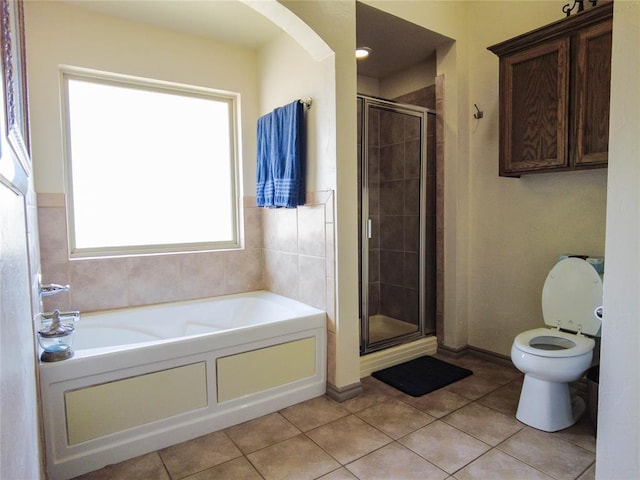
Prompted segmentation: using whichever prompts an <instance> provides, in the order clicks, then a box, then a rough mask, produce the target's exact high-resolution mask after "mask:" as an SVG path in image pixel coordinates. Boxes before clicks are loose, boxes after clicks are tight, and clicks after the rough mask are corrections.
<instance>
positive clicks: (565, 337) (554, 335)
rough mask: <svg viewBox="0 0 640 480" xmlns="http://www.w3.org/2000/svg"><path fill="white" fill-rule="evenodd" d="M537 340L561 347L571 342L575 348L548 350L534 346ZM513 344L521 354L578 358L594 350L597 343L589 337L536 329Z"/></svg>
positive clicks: (528, 331)
mask: <svg viewBox="0 0 640 480" xmlns="http://www.w3.org/2000/svg"><path fill="white" fill-rule="evenodd" d="M545 337H546V338H545ZM535 339H539V340H540V342H539V343H541V344H544V343H547V344H549V343H551V344H555V345H561V344H563V343H568V342H570V344H573V346H569V347H568V348H561V349H559V350H547V349H543V348H537V347H534V346H532V345H531V343H532V340H535ZM549 339H550V340H549ZM547 340H548V341H547ZM513 343H514V345H515V347H516V348H517V349H518V350H520V351H521V352H524V353H528V354H531V355H536V356H539V357H547V358H563V357H577V356H578V355H583V354H585V353H587V352H589V351H591V350H593V347H594V346H595V341H594V340H593V339H591V338H589V337H584V336H582V335H576V334H574V333H567V332H563V331H560V330H554V329H550V328H534V329H533V330H527V331H526V332H522V333H521V334H520V335H518V336H517V337H516V338H515V340H514V341H513Z"/></svg>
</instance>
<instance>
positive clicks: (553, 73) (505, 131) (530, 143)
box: [500, 38, 569, 176]
mask: <svg viewBox="0 0 640 480" xmlns="http://www.w3.org/2000/svg"><path fill="white" fill-rule="evenodd" d="M568 55H569V39H568V38H561V39H556V40H553V41H549V42H546V43H543V44H541V45H538V46H536V47H532V48H529V49H526V50H523V51H520V52H517V53H515V54H512V55H508V56H505V57H503V58H502V59H501V68H502V72H501V88H500V95H501V102H500V103H501V111H500V121H501V128H500V131H501V134H502V135H501V138H500V144H501V148H500V175H502V176H517V175H519V174H520V173H523V172H532V171H537V170H545V169H546V170H548V169H554V168H563V167H567V166H568V165H569V162H568V149H567V134H568V117H567V110H568V97H567V92H568V86H569V64H568Z"/></svg>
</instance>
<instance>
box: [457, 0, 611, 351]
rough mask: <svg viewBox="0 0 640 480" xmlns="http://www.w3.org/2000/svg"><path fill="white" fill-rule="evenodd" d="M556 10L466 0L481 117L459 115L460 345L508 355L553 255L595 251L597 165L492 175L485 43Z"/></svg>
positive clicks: (600, 223) (600, 209) (492, 117)
mask: <svg viewBox="0 0 640 480" xmlns="http://www.w3.org/2000/svg"><path fill="white" fill-rule="evenodd" d="M560 7H561V5H558V4H557V2H470V3H469V18H470V19H471V18H472V19H473V21H472V22H471V21H470V22H469V38H472V39H473V41H472V42H470V43H469V73H468V76H469V103H470V104H473V103H477V104H478V106H479V107H480V108H481V109H482V110H483V111H484V118H483V119H481V120H475V119H473V118H472V115H468V117H467V118H465V119H464V120H465V122H467V123H468V124H469V179H470V181H469V278H468V281H469V339H468V341H469V344H470V345H473V346H476V347H480V348H483V349H486V350H490V351H492V352H497V353H500V354H503V355H509V353H510V349H511V343H512V341H513V337H515V336H516V335H517V334H518V333H520V332H522V331H524V330H527V329H530V328H534V327H539V326H543V320H542V309H541V303H540V302H541V300H540V296H541V291H542V285H543V283H544V280H545V278H546V275H547V273H548V272H549V270H550V269H551V267H552V266H553V265H554V263H555V262H556V260H557V257H558V255H559V254H562V253H579V254H587V255H594V256H603V255H604V234H605V209H606V189H607V170H606V169H600V170H591V171H583V172H565V173H548V174H538V175H528V176H526V175H525V176H522V177H521V178H501V177H498V132H499V131H498V111H499V109H498V57H497V56H495V55H494V54H493V53H491V52H489V51H488V50H487V49H486V47H488V46H489V45H493V44H495V43H498V42H501V41H503V40H507V39H508V38H511V37H513V36H516V35H519V34H521V33H524V32H526V31H529V30H533V29H535V28H537V27H539V26H542V25H545V24H547V23H550V22H552V21H556V20H560V19H561V18H563V16H564V14H563V13H562V12H561V9H560ZM496 18H500V19H503V20H504V21H500V22H496V21H495V19H496ZM507 19H508V21H507ZM487 25H492V26H491V28H487Z"/></svg>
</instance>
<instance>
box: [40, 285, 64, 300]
mask: <svg viewBox="0 0 640 480" xmlns="http://www.w3.org/2000/svg"><path fill="white" fill-rule="evenodd" d="M69 290H71V287H70V286H69V285H58V284H57V283H50V284H47V285H40V296H41V297H48V296H49V295H55V294H56V293H62V292H68V291H69Z"/></svg>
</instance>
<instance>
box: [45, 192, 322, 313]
mask: <svg viewBox="0 0 640 480" xmlns="http://www.w3.org/2000/svg"><path fill="white" fill-rule="evenodd" d="M307 196H308V197H307V198H308V205H305V206H301V207H298V208H297V209H262V208H257V207H256V206H255V197H245V198H244V199H243V204H244V206H243V212H244V248H243V249H241V250H229V251H217V252H197V253H176V254H166V255H148V256H131V257H113V258H108V257H107V258H98V259H74V260H69V254H68V247H67V245H68V242H67V225H66V214H65V201H64V194H38V220H39V231H40V246H41V247H40V248H41V262H42V276H43V279H44V280H45V281H46V282H47V283H60V284H69V285H71V290H70V292H69V293H67V294H61V295H57V296H53V297H47V298H45V299H44V300H45V304H44V309H45V310H53V309H55V308H60V309H65V310H68V309H73V310H80V311H81V312H92V311H98V310H105V309H112V308H122V307H132V306H139V305H151V304H156V303H164V302H175V301H181V300H191V299H195V298H205V297H213V296H218V295H227V294H232V293H240V292H249V291H254V290H261V289H267V290H270V291H273V292H274V293H279V294H281V295H284V296H286V297H289V298H293V299H295V300H299V301H301V302H304V303H307V304H309V305H312V306H314V307H316V308H319V309H321V310H326V311H327V312H329V315H330V317H331V318H333V313H332V312H333V291H334V285H333V283H334V282H333V278H334V273H333V272H334V267H333V258H334V255H333V244H334V242H333V195H332V192H310V193H308V194H307ZM194 221H198V219H197V218H194ZM263 239H264V241H263Z"/></svg>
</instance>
